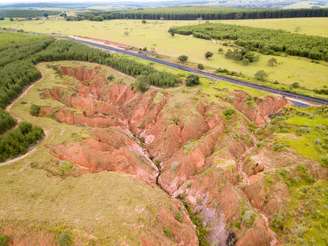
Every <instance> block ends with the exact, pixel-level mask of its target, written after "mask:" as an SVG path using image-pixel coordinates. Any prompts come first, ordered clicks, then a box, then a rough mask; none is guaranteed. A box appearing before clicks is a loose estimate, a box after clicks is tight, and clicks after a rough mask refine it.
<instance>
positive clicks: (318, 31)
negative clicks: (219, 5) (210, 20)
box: [220, 17, 328, 37]
mask: <svg viewBox="0 0 328 246" xmlns="http://www.w3.org/2000/svg"><path fill="white" fill-rule="evenodd" d="M220 22H223V23H226V24H236V25H242V26H251V27H263V28H270V29H281V30H286V31H289V32H296V33H302V34H308V35H317V36H323V37H328V18H324V17H323V18H311V19H310V20H309V19H308V18H290V19H259V20H224V21H220Z"/></svg>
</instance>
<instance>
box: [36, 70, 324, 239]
mask: <svg viewBox="0 0 328 246" xmlns="http://www.w3.org/2000/svg"><path fill="white" fill-rule="evenodd" d="M58 70H59V72H60V73H61V74H62V75H65V76H71V77H74V78H75V79H76V80H77V83H76V87H74V88H73V89H72V90H70V91H67V90H65V89H63V88H61V87H56V88H51V89H49V90H46V91H44V92H43V96H44V97H51V98H52V99H54V100H57V101H60V102H61V103H63V105H64V106H63V107H61V108H51V107H43V108H41V112H40V116H49V117H53V118H54V119H56V120H57V121H59V122H62V123H66V124H74V125H81V126H87V127H90V128H92V130H91V132H92V134H91V137H90V138H88V139H85V140H83V141H82V142H76V143H69V144H62V145H56V146H51V147H50V151H51V153H52V154H53V155H54V156H56V157H57V158H59V159H62V160H69V161H71V162H73V163H75V164H76V165H78V166H79V167H81V168H84V169H87V170H89V171H91V172H99V171H103V170H107V171H115V172H124V173H127V174H130V175H133V176H135V177H137V178H139V179H141V180H143V181H145V182H146V183H148V184H150V185H155V184H158V185H159V186H160V187H161V188H162V189H163V190H164V191H165V192H167V193H168V194H169V195H170V196H172V197H176V198H179V199H181V200H183V201H184V202H185V203H187V204H190V206H191V208H192V209H193V211H195V213H197V214H199V215H200V217H201V219H202V221H203V223H204V225H205V226H206V228H207V240H208V241H209V242H210V244H211V245H234V244H236V245H277V244H279V239H278V238H276V235H275V233H274V232H273V231H272V230H271V228H270V226H269V223H270V220H271V219H272V216H273V215H274V213H276V212H277V211H279V210H280V209H281V207H283V206H284V204H285V198H286V197H288V189H287V188H286V186H285V185H284V183H283V182H277V183H275V184H272V185H270V186H268V185H265V184H264V182H265V176H266V174H267V173H270V172H274V170H275V169H276V168H278V167H279V168H280V167H284V168H285V167H288V168H290V169H293V168H295V163H297V162H298V161H300V160H304V159H302V158H300V157H298V156H297V155H296V154H294V153H291V152H288V153H286V152H281V153H279V154H277V153H273V151H272V150H271V149H272V148H271V146H270V144H269V143H268V144H263V145H262V146H259V144H258V139H257V136H256V134H255V133H254V124H255V125H256V126H257V127H262V126H264V125H265V124H266V123H267V122H269V120H270V117H269V116H270V115H272V114H275V113H277V112H279V111H280V110H281V109H282V108H283V107H284V106H285V105H286V104H287V101H286V100H285V99H284V98H275V97H266V98H262V99H256V100H253V99H252V98H251V97H249V96H248V95H247V94H245V93H244V92H240V91H237V92H235V93H234V94H233V96H232V98H230V99H229V100H230V102H229V101H224V100H219V99H218V100H217V101H209V100H207V98H206V97H203V96H202V95H199V94H197V92H194V91H188V92H187V91H185V90H184V89H181V88H176V89H171V90H166V91H165V90H162V89H157V88H151V89H149V90H148V91H147V92H146V93H144V94H142V93H139V92H136V91H135V90H134V89H133V88H132V87H131V85H128V84H124V83H110V82H108V81H107V80H106V78H105V77H104V76H103V75H102V74H101V73H100V72H99V71H97V69H88V68H84V67H59V68H58ZM232 105H234V106H235V108H237V109H238V110H239V111H234V110H232V111H231V107H232ZM228 109H230V111H228V112H227V110H228ZM251 122H253V123H251ZM302 163H304V165H305V166H306V167H307V168H308V169H309V171H310V172H311V174H312V175H314V176H315V177H319V176H322V175H327V174H326V173H325V172H324V171H323V170H321V169H320V167H319V166H318V165H316V164H315V163H313V162H311V161H302ZM189 229H190V228H189ZM179 232H180V233H181V235H180V238H179V240H178V241H177V242H179V243H178V244H179V245H197V244H198V241H197V239H194V238H192V236H191V235H192V233H191V232H190V230H189V231H188V230H187V229H186V230H185V229H181V231H179ZM189 236H190V237H191V239H190V238H189V239H188V237H189ZM144 245H153V244H152V240H151V239H150V240H149V241H147V243H144Z"/></svg>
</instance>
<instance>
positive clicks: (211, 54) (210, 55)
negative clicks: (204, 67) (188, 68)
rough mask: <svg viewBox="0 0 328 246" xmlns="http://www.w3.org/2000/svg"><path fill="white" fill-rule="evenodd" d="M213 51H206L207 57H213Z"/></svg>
mask: <svg viewBox="0 0 328 246" xmlns="http://www.w3.org/2000/svg"><path fill="white" fill-rule="evenodd" d="M213 55H214V54H213V53H212V52H211V51H207V52H206V53H205V58H206V59H210V58H211V57H213Z"/></svg>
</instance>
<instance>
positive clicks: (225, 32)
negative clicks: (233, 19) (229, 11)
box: [169, 23, 328, 61]
mask: <svg viewBox="0 0 328 246" xmlns="http://www.w3.org/2000/svg"><path fill="white" fill-rule="evenodd" d="M169 32H170V33H173V34H181V35H193V36H195V37H197V38H203V39H215V40H232V41H233V42H234V43H235V44H236V45H238V46H241V47H244V48H245V49H248V50H252V51H258V52H261V53H263V54H267V55H273V54H280V53H286V54H288V55H293V56H301V57H307V58H310V59H314V60H325V61H328V38H325V37H318V36H309V35H304V34H296V33H290V32H287V31H283V30H272V29H265V28H255V27H245V26H237V25H229V24H221V23H216V24H211V23H206V24H200V25H190V26H181V27H175V28H170V30H169Z"/></svg>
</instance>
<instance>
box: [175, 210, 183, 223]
mask: <svg viewBox="0 0 328 246" xmlns="http://www.w3.org/2000/svg"><path fill="white" fill-rule="evenodd" d="M175 219H176V220H177V221H179V222H180V223H182V222H183V214H182V213H181V212H180V211H179V212H177V213H176V214H175Z"/></svg>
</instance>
